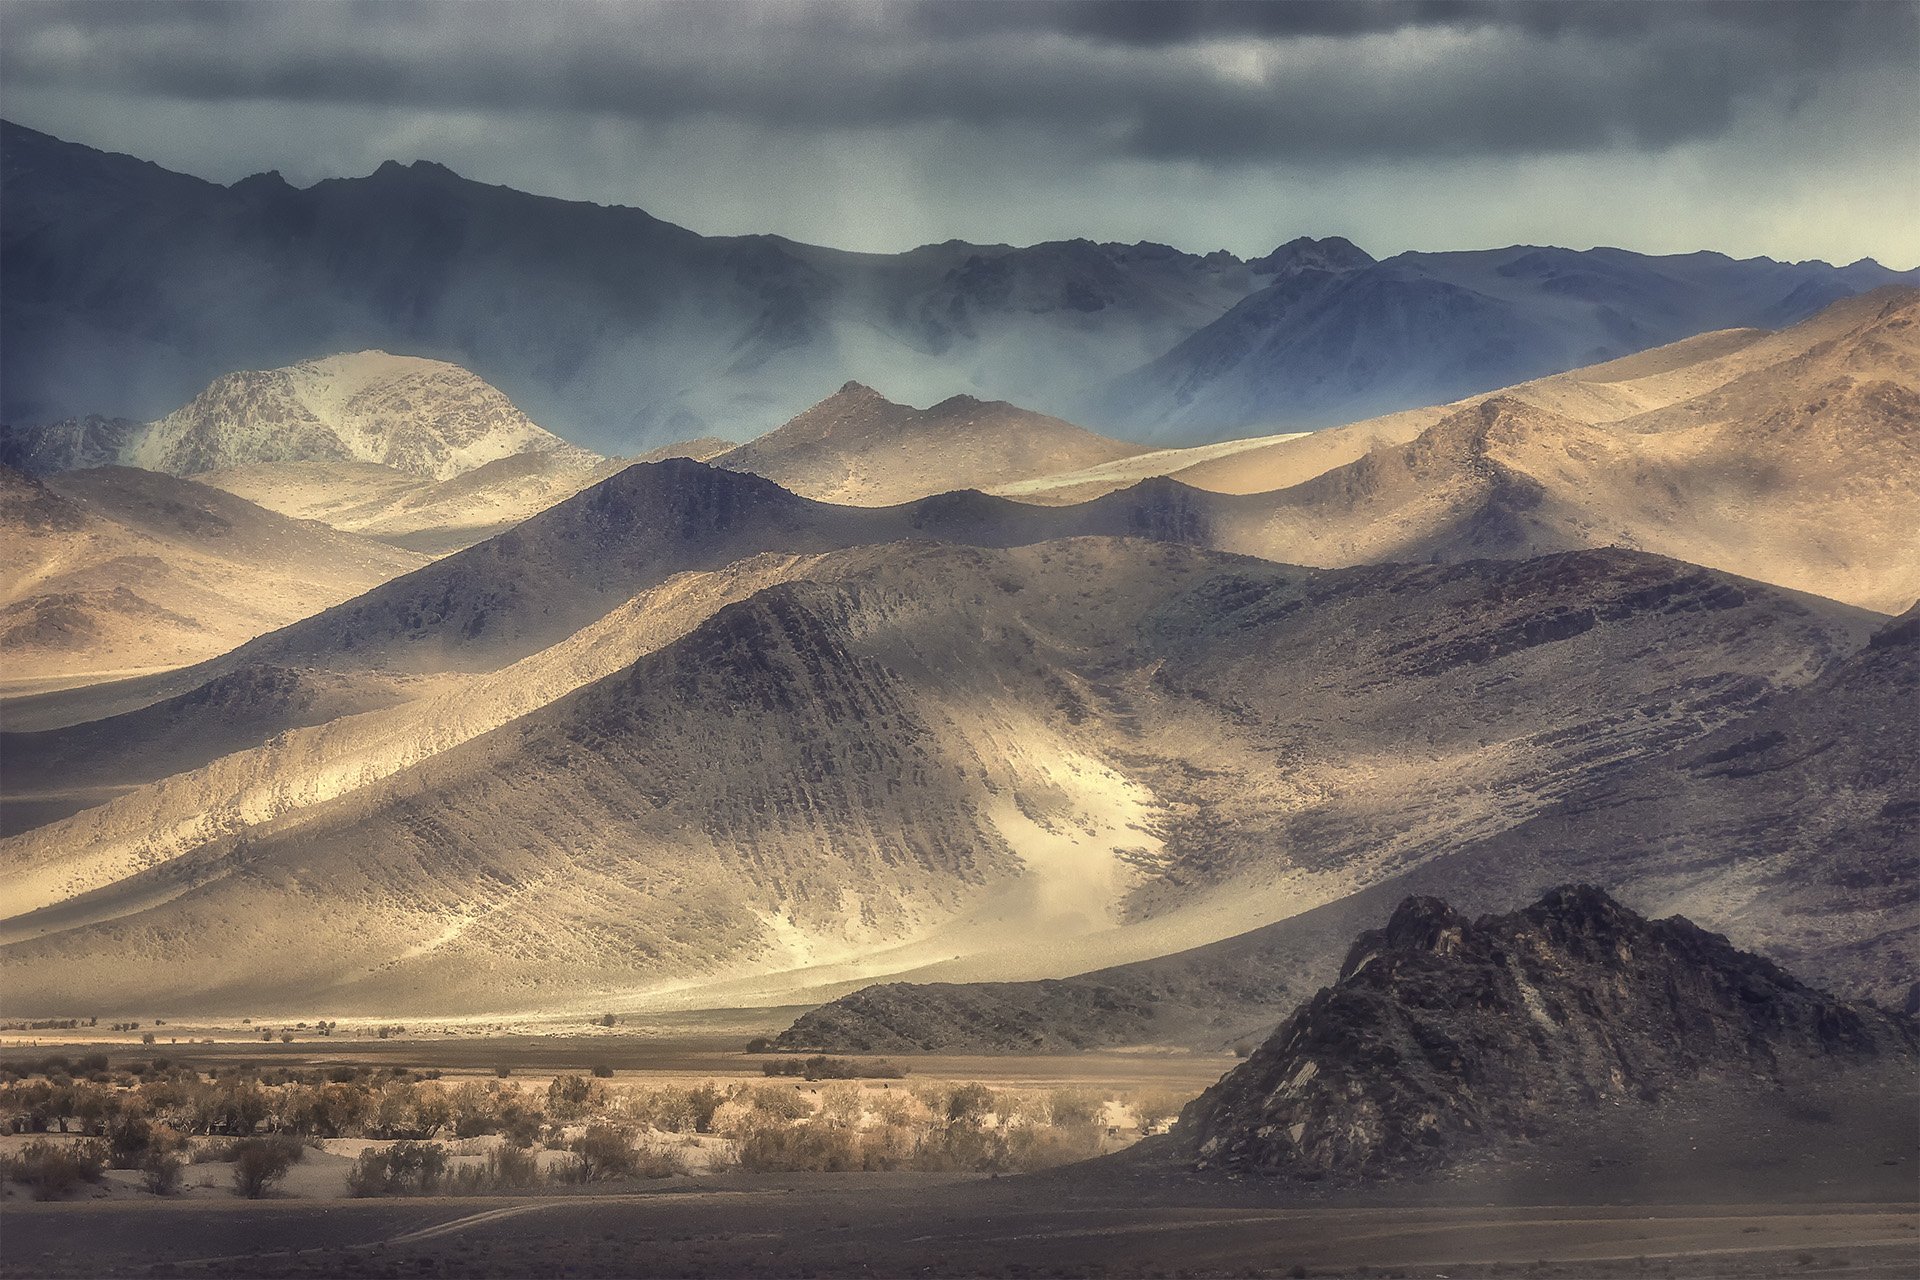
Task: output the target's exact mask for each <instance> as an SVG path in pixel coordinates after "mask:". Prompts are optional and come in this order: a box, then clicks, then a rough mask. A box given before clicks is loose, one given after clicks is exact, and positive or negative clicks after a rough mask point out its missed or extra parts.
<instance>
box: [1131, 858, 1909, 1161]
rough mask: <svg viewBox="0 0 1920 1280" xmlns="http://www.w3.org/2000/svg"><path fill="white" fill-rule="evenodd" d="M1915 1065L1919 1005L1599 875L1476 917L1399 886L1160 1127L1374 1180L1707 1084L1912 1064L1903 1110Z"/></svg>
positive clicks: (1808, 1078) (1246, 1157)
mask: <svg viewBox="0 0 1920 1280" xmlns="http://www.w3.org/2000/svg"><path fill="white" fill-rule="evenodd" d="M1916 1062H1920V1022H1917V1021H1916V1020H1915V1019H1914V1018H1912V1017H1910V1016H1905V1015H1901V1014H1896V1013H1889V1012H1887V1011H1886V1010H1883V1009H1878V1008H1875V1007H1874V1006H1872V1005H1849V1004H1846V1003H1844V1002H1842V1001H1839V1000H1836V999H1834V998H1833V997H1832V996H1830V995H1828V994H1826V993H1825V992H1823V991H1818V990H1815V989H1814V988H1811V987H1809V986H1807V985H1806V984H1804V983H1802V982H1800V981H1798V980H1797V979H1796V978H1794V977H1793V976H1792V975H1791V974H1788V973H1787V972H1785V971H1783V970H1782V969H1780V968H1779V967H1778V966H1777V965H1774V964H1772V963H1770V962H1768V961H1766V960H1763V959H1761V958H1759V957H1758V956H1754V955H1750V954H1747V953H1745V952H1742V951H1739V950H1736V949H1735V948H1734V947H1733V946H1731V945H1730V944H1729V943H1728V942H1727V940H1726V939H1725V938H1723V937H1720V936H1718V935H1716V934H1712V933H1708V932H1706V931H1705V930H1703V929H1701V928H1699V927H1698V926H1696V925H1695V924H1693V923H1692V922H1691V921H1689V920H1686V919H1684V918H1680V917H1675V918H1673V919H1668V920H1646V919H1643V918H1642V917H1640V916H1637V915H1635V914H1634V913H1633V912H1631V911H1628V910H1626V909H1625V908H1623V907H1621V906H1620V905H1619V904H1618V903H1616V902H1614V901H1613V900H1612V899H1610V898H1609V897H1607V895H1606V894H1604V893H1602V892H1600V891H1599V890H1597V889H1594V888H1591V887H1585V886H1578V887H1571V888H1563V889H1559V890H1556V891H1555V892H1553V893H1550V894H1548V895H1547V896H1546V897H1545V898H1543V899H1542V900H1541V901H1539V902H1538V903H1536V904H1534V905H1533V906H1530V907H1527V908H1526V909H1524V910H1521V911H1516V912H1512V913H1510V914H1507V915H1502V916H1495V917H1489V918H1484V919H1480V920H1472V919H1470V918H1468V917H1466V916H1463V915H1461V914H1459V913H1458V912H1456V911H1454V910H1453V909H1452V908H1450V907H1448V906H1447V905H1446V904H1445V903H1444V902H1441V901H1439V900H1437V899H1434V898H1411V899H1409V900H1407V901H1406V902H1404V903H1402V904H1401V905H1400V907H1399V909H1398V910H1396V911H1395V912H1394V913H1393V917H1392V919H1391V920H1389V921H1388V922H1387V924H1386V927H1385V928H1383V929H1376V930H1370V931H1368V932H1367V933H1364V934H1362V935H1361V936H1360V937H1359V938H1358V939H1356V940H1355V941H1354V943H1353V947H1352V949H1351V951H1350V952H1349V953H1348V955H1347V958H1346V961H1345V963H1344V964H1343V965H1342V966H1341V970H1340V977H1339V980H1338V981H1337V982H1336V983H1335V984H1334V985H1333V986H1331V987H1329V988H1327V989H1325V990H1323V991H1321V992H1320V993H1319V994H1318V995H1316V996H1314V997H1313V999H1312V1000H1310V1001H1308V1002H1306V1003H1303V1004H1301V1005H1300V1007H1299V1008H1298V1009H1297V1010H1295V1012H1294V1014H1293V1016H1292V1017H1290V1018H1289V1019H1288V1020H1287V1022H1286V1023H1285V1025H1283V1026H1282V1027H1281V1028H1280V1029H1279V1030H1278V1031H1276V1032H1274V1034H1273V1036H1272V1038H1271V1039H1269V1040H1268V1041H1267V1042H1266V1043H1265V1044H1264V1045H1262V1046H1261V1047H1260V1048H1259V1049H1258V1050H1256V1051H1255V1052H1254V1054H1253V1056H1252V1057H1251V1058H1249V1059H1248V1060H1247V1061H1246V1062H1244V1063H1242V1064H1241V1065H1240V1066H1238V1067H1236V1068H1234V1069H1233V1070H1232V1071H1231V1072H1229V1073H1228V1074H1227V1075H1226V1077H1225V1078H1224V1079H1222V1080H1221V1081H1220V1082H1219V1083H1218V1084H1216V1085H1214V1086H1213V1087H1212V1088H1211V1089H1208V1090H1207V1091H1206V1092H1205V1093H1204V1094H1202V1095H1201V1096H1200V1097H1199V1098H1198V1099H1196V1100H1195V1101H1194V1102H1193V1103H1192V1104H1190V1105H1189V1106H1188V1107H1187V1109H1186V1110H1185V1111H1184V1112H1183V1113H1182V1114H1181V1116H1180V1120H1179V1123H1178V1124H1177V1125H1175V1127H1174V1130H1173V1132H1172V1134H1171V1136H1170V1138H1169V1140H1168V1143H1167V1146H1168V1147H1169V1148H1170V1150H1171V1152H1173V1153H1176V1154H1175V1158H1177V1159H1179V1160H1181V1161H1182V1162H1184V1163H1186V1164H1188V1165H1190V1166H1191V1167H1195V1168H1198V1169H1201V1170H1207V1171H1214V1172H1221V1173H1230V1174H1234V1175H1238V1176H1243V1177H1244V1176H1248V1175H1256V1176H1267V1177H1276V1178H1297V1179H1301V1180H1303V1181H1318V1180H1321V1179H1325V1178H1329V1177H1331V1178H1336V1179H1340V1180H1343V1181H1344V1180H1362V1181H1377V1180H1385V1179H1393V1178H1400V1177H1405V1176H1408V1175H1411V1174H1417V1173H1420V1172H1423V1171H1426V1170H1430V1169H1435V1168H1439V1167H1442V1166H1446V1165H1449V1164H1453V1163H1455V1162H1457V1161H1459V1160H1461V1159H1462V1158H1464V1157H1467V1156H1471V1155H1479V1154H1481V1153H1483V1152H1494V1151H1504V1152H1507V1153H1512V1152H1514V1151H1516V1150H1517V1149H1520V1148H1524V1147H1526V1146H1528V1145H1529V1144H1530V1143H1532V1142H1535V1141H1538V1140H1540V1139H1542V1138H1546V1137H1547V1136H1548V1135H1549V1134H1556V1133H1558V1132H1561V1131H1563V1130H1564V1127H1565V1126H1566V1123H1567V1121H1568V1119H1569V1117H1571V1116H1575V1115H1578V1114H1581V1113H1585V1112H1589V1111H1591V1110H1592V1109H1595V1108H1601V1107H1604V1108H1605V1109H1606V1110H1607V1111H1608V1112H1610V1113H1611V1112H1616V1111H1621V1110H1625V1111H1627V1112H1634V1111H1649V1110H1652V1109H1653V1108H1654V1107H1655V1106H1656V1105H1657V1104H1659V1103H1660V1102H1661V1101H1663V1100H1665V1099H1666V1098H1668V1097H1670V1096H1672V1095H1675V1094H1676V1093H1677V1094H1681V1095H1682V1096H1686V1095H1687V1093H1688V1092H1689V1086H1692V1085H1694V1084H1696V1083H1701V1082H1709V1083H1711V1084H1712V1085H1713V1086H1714V1087H1715V1088H1717V1089H1719V1090H1721V1091H1724V1092H1726V1093H1749V1092H1750V1093H1752V1094H1755V1095H1759V1096H1761V1097H1762V1098H1764V1096H1765V1095H1766V1094H1768V1093H1770V1092H1773V1091H1775V1090H1781V1089H1790V1090H1798V1089H1801V1088H1804V1087H1805V1086H1807V1085H1809V1084H1812V1085H1818V1084H1820V1083H1822V1082H1825V1081H1828V1080H1830V1079H1831V1077H1832V1076H1833V1075H1834V1074H1835V1073H1837V1072H1846V1071H1850V1070H1851V1071H1865V1072H1867V1073H1868V1075H1867V1077H1866V1078H1867V1079H1870V1080H1872V1081H1875V1082H1876V1083H1879V1087H1880V1088H1881V1089H1883V1090H1885V1089H1886V1085H1885V1083H1884V1082H1886V1081H1903V1082H1906V1083H1904V1084H1901V1085H1899V1086H1897V1087H1896V1088H1895V1089H1892V1090H1886V1092H1885V1094H1884V1095H1883V1099H1882V1101H1883V1104H1884V1105H1887V1106H1889V1107H1897V1106H1898V1105H1899V1102H1900V1100H1902V1099H1904V1097H1905V1096H1906V1095H1907V1094H1908V1093H1910V1082H1911V1080H1912V1073H1913V1068H1914V1066H1915V1064H1916ZM1764 1106H1765V1103H1764V1102H1763V1103H1762V1107H1763V1108H1764ZM1610 1122H1611V1117H1610Z"/></svg>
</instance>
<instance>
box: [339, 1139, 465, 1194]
mask: <svg viewBox="0 0 1920 1280" xmlns="http://www.w3.org/2000/svg"><path fill="white" fill-rule="evenodd" d="M446 1172H447V1149H446V1147H444V1146H442V1145H441V1144H440V1143H438V1142H396V1143H394V1144H393V1145H392V1146H391V1147H388V1148H387V1149H386V1150H385V1151H381V1150H379V1149H377V1148H374V1147H369V1148H367V1149H366V1150H365V1151H362V1152H361V1153H360V1158H359V1159H358V1160H356V1161H354V1163H353V1168H352V1169H350V1170H348V1171H347V1190H349V1191H350V1192H352V1193H353V1194H354V1195H356V1196H424V1195H431V1194H432V1193H433V1192H434V1191H436V1190H438V1189H439V1187H440V1180H441V1179H442V1178H443V1177H444V1176H445V1175H446Z"/></svg>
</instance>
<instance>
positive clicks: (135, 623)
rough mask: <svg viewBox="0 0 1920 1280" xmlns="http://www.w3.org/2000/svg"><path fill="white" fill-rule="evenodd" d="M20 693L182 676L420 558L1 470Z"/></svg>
mask: <svg viewBox="0 0 1920 1280" xmlns="http://www.w3.org/2000/svg"><path fill="white" fill-rule="evenodd" d="M0 533H4V537H5V541H6V545H7V549H8V557H7V565H6V572H5V574H4V576H0V645H4V646H5V649H6V655H7V656H6V669H7V676H8V678H9V679H10V680H12V681H16V682H21V683H26V682H30V681H48V680H65V681H70V682H83V681H84V680H85V679H87V678H92V679H100V678H102V677H103V676H104V675H107V674H111V673H114V672H121V671H137V670H141V669H148V668H154V667H168V666H178V665H180V664H183V663H189V662H195V661H198V660H200V659H202V658H207V657H210V656H212V655H214V654H217V653H222V652H225V651H226V650H228V649H231V648H232V647H233V646H235V645H236V644H238V643H240V642H241V641H243V640H245V639H247V638H248V637H250V636H255V635H258V634H260V633H261V632H263V631H268V630H271V629H272V628H274V627H277V626H280V625H282V624H284V623H286V622H289V621H292V620H293V619H294V618H298V617H301V616H303V615H304V614H307V613H310V612H312V611H314V610H316V609H320V608H324V607H325V606H327V605H329V604H332V603H335V602H337V601H339V600H342V599H345V598H347V597H349V596H353V595H357V594H359V593H360V592H362V591H364V590H366V589H367V588H368V587H370V586H373V585H375V584H376V583H380V582H384V581H386V580H387V579H389V578H393V577H396V576H398V575H399V574H402V573H405V572H407V571H408V570H409V569H413V568H415V567H417V566H418V565H420V564H421V563H423V561H422V558H421V557H419V556H417V555H413V554H411V553H409V552H406V551H401V550H398V549H396V548H394V547H389V546H384V545H382V544H380V543H377V542H371V541H368V540H366V539H363V538H356V537H354V536H352V535H350V534H344V533H339V532H336V531H335V530H332V529H329V528H327V527H325V526H324V525H318V524H313V523H310V522H306V521H296V520H289V519H287V518H285V517H284V516H279V515H275V514H274V513H272V512H269V511H264V510H262V509H261V508H259V507H256V506H254V505H253V504H252V503H250V502H245V501H242V500H241V499H239V498H235V497H233V496H231V495H229V494H224V493H220V492H218V491H217V490H213V489H208V488H206V487H204V486H201V485H197V484H192V483H190V482H187V481H184V480H177V479H175V478H173V477H171V476H165V475H158V474H155V473H153V472H148V471H139V470H135V469H133V468H129V467H101V468H96V469H92V470H86V471H74V472H68V473H66V474H64V475H59V476H53V477H49V478H48V479H47V480H46V481H44V482H43V481H41V480H38V479H36V478H34V477H31V476H27V475H24V474H22V473H20V472H18V471H15V470H13V469H12V468H8V467H0Z"/></svg>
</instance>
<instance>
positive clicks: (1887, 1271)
mask: <svg viewBox="0 0 1920 1280" xmlns="http://www.w3.org/2000/svg"><path fill="white" fill-rule="evenodd" d="M5 1237H6V1245H5V1250H4V1259H0V1275H5V1276H50V1277H51V1276H263V1277H264V1276H419V1275H430V1276H553V1275H568V1276H635V1275H674V1276H808V1275H896V1276H904V1275H984V1276H1027V1275H1064V1276H1157V1275H1181V1276H1213V1275H1275V1276H1287V1275H1303V1274H1305V1275H1315V1276H1335V1275H1337V1276H1359V1275H1372V1276H1446V1277H1452V1278H1455V1280H1457V1278H1459V1277H1466V1276H1499V1275H1524V1276H1527V1277H1568V1276H1614V1275H1618V1276H1647V1275H1651V1276H1663V1277H1664V1276H1740V1277H1747V1276H1778V1275H1807V1274H1819V1275H1848V1276H1872V1277H1892V1276H1906V1275H1912V1274H1915V1273H1916V1272H1920V1205H1916V1204H1914V1203H1911V1202H1908V1203H1891V1204H1890V1203H1875V1204H1834V1205H1804V1204H1797V1205H1792V1206H1783V1205H1769V1204H1751V1205H1724V1206H1721V1205H1716V1206H1708V1207H1700V1206H1687V1205H1634V1206H1613V1205H1589V1206H1575V1207H1567V1206H1553V1205H1541V1206H1516V1207H1501V1206H1492V1205H1478V1206H1427V1207H1419V1206H1371V1207H1370V1206H1345V1205H1313V1206H1299V1205H1292V1206H1289V1205H1281V1204H1275V1203H1274V1202H1273V1199H1272V1197H1271V1195H1270V1194H1265V1193H1263V1192H1262V1191H1261V1190H1259V1189H1253V1188H1244V1187H1211V1188H1188V1189H1185V1190H1178V1191H1176V1190H1168V1191H1167V1192H1165V1193H1164V1194H1162V1195H1159V1196H1156V1197H1155V1202H1153V1203H1142V1202H1141V1201H1140V1199H1139V1197H1138V1195H1137V1189H1135V1188H1129V1187H1119V1186H1111V1185H1109V1186H1100V1185H1094V1186H1086V1185H1076V1182H1075V1180H1074V1178H1072V1177H1071V1176H1063V1175H1061V1174H1055V1175H1040V1176H1036V1177H1033V1178H1006V1179H980V1178H956V1177H953V1176H948V1175H900V1174H879V1175H867V1174H815V1175H792V1176H786V1177H774V1176H764V1175H763V1176H759V1177H750V1176H746V1175H729V1176H728V1177H726V1178H724V1179H720V1180H715V1181H712V1182H703V1183H701V1184H699V1185H697V1186H691V1185H684V1184H683V1185H680V1186H674V1187H667V1188H662V1189H652V1190H646V1191H638V1192H634V1193H621V1194H582V1195H566V1196H544V1197H539V1198H520V1197H505V1198H489V1199H471V1200H454V1199H418V1200H408V1201H391V1200H381V1201H352V1202H346V1203H336V1204H331V1205H316V1204H310V1203H309V1204H298V1203H293V1202H282V1203H272V1202H267V1203H246V1202H239V1201H228V1202H224V1203H222V1202H203V1203H193V1202H148V1203H143V1204H133V1203H124V1204H112V1205H106V1204H101V1205H89V1204H83V1203H81V1204H51V1205H10V1206H8V1209H7V1222H6V1232H5Z"/></svg>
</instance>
